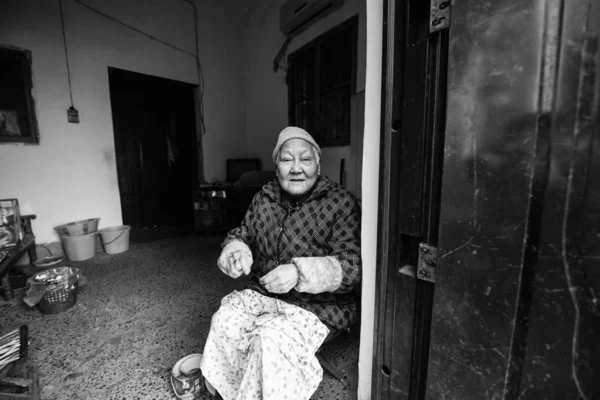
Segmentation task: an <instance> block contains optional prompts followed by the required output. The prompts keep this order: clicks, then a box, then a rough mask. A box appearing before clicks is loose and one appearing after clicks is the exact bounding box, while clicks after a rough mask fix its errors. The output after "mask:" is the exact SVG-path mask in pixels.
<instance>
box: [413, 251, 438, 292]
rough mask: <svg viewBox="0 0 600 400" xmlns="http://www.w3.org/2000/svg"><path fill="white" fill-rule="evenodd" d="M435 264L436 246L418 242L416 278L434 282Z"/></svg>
mask: <svg viewBox="0 0 600 400" xmlns="http://www.w3.org/2000/svg"><path fill="white" fill-rule="evenodd" d="M436 264H437V248H436V247H434V246H431V245H429V244H426V243H420V244H419V263H418V265H417V279H421V280H424V281H427V282H432V283H435V266H436Z"/></svg>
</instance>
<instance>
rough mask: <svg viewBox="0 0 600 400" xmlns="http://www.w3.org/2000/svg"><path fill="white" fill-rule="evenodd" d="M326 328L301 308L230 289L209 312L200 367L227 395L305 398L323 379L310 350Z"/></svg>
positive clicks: (239, 398)
mask: <svg viewBox="0 0 600 400" xmlns="http://www.w3.org/2000/svg"><path fill="white" fill-rule="evenodd" d="M328 332H329V330H328V329H327V327H325V325H323V324H322V323H321V322H320V321H319V320H318V318H317V317H316V316H315V315H314V314H312V313H310V312H308V311H306V310H303V309H301V308H298V307H295V306H292V305H289V304H286V303H283V302H280V301H279V300H275V299H272V298H269V297H265V296H262V295H260V294H257V293H256V292H252V291H243V292H241V293H237V292H234V293H232V294H231V295H229V296H227V297H226V298H224V299H223V301H222V303H221V307H220V308H219V310H218V311H217V312H216V313H215V315H214V316H213V318H212V323H211V328H210V332H209V335H208V339H207V342H206V345H205V348H204V356H203V359H202V365H201V367H202V373H203V374H204V376H205V378H206V379H207V380H208V381H209V382H210V384H212V386H214V387H215V388H216V390H217V391H218V392H219V394H221V396H223V398H224V399H226V400H233V399H236V400H245V399H256V398H261V399H276V400H284V399H290V400H292V399H293V400H299V399H308V398H310V396H311V395H312V393H313V392H314V391H315V390H316V388H317V387H318V385H319V382H320V381H321V379H322V373H323V371H322V369H321V367H320V365H319V363H318V361H317V360H316V357H315V355H314V354H315V352H316V350H317V349H318V347H319V346H320V345H321V343H322V341H323V340H324V338H325V337H326V336H327V334H328ZM282 377H285V379H282Z"/></svg>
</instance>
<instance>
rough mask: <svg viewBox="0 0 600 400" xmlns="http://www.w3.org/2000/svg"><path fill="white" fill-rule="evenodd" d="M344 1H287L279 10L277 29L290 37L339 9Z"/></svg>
mask: <svg viewBox="0 0 600 400" xmlns="http://www.w3.org/2000/svg"><path fill="white" fill-rule="evenodd" d="M343 4H344V0H288V1H287V2H286V3H285V4H284V5H283V6H282V7H281V9H280V10H279V28H280V29H281V31H282V32H283V33H284V34H285V35H286V36H290V35H293V34H296V33H298V32H300V31H302V30H303V29H304V28H306V27H308V26H309V25H310V24H312V23H313V22H314V21H316V20H317V19H319V18H322V17H324V16H325V15H327V14H329V13H330V12H331V11H333V10H335V9H338V8H340V7H341V6H342V5H343Z"/></svg>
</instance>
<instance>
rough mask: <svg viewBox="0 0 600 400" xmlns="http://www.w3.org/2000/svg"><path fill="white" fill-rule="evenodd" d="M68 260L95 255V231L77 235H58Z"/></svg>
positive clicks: (81, 259)
mask: <svg viewBox="0 0 600 400" xmlns="http://www.w3.org/2000/svg"><path fill="white" fill-rule="evenodd" d="M60 241H61V242H62V245H63V248H64V250H65V255H66V256H67V259H68V260H69V261H83V260H89V259H90V258H93V257H94V256H95V255H96V232H94V233H88V234H87V235H79V236H63V235H61V236H60Z"/></svg>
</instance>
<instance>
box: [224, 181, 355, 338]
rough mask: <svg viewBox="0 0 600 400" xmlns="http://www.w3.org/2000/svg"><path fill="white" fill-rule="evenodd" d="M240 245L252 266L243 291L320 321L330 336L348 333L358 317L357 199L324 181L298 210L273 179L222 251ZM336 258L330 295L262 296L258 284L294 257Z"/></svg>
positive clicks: (297, 205)
mask: <svg viewBox="0 0 600 400" xmlns="http://www.w3.org/2000/svg"><path fill="white" fill-rule="evenodd" d="M233 240H242V241H243V242H245V243H246V244H247V245H248V246H249V247H250V249H251V250H252V256H253V259H254V263H253V264H252V274H251V275H252V277H251V279H250V280H249V281H248V283H247V285H246V286H247V287H249V288H251V289H254V290H256V291H258V292H260V293H262V294H264V295H266V296H271V297H276V298H279V299H281V300H284V301H286V302H288V303H291V304H295V305H297V306H299V307H302V308H304V309H305V310H308V311H310V312H312V313H314V314H316V315H317V317H319V319H320V320H321V321H322V322H323V323H325V324H326V325H327V326H328V327H329V328H330V329H332V333H334V332H336V331H338V330H342V329H349V328H350V326H351V325H352V324H353V323H354V322H355V320H356V317H357V304H356V294H355V286H356V285H357V284H358V283H359V282H360V280H361V275H362V265H361V258H360V207H359V204H358V202H357V200H356V198H355V197H354V196H353V195H352V194H351V193H349V192H348V191H346V190H345V189H344V188H342V187H341V186H340V185H338V184H337V183H335V182H333V181H332V180H330V179H329V178H327V177H320V178H319V180H318V181H317V183H316V187H315V189H314V190H313V192H312V193H311V194H310V196H309V197H308V198H307V199H306V200H305V201H303V202H302V203H300V204H295V203H290V204H286V202H284V201H282V189H281V186H280V185H279V182H278V181H277V179H275V180H273V181H271V182H269V183H267V184H266V185H265V186H263V189H262V190H261V191H260V192H259V193H257V194H256V195H255V196H254V198H253V200H252V203H251V205H250V207H249V208H248V211H247V212H246V216H245V217H244V219H243V221H242V224H241V226H240V227H238V228H235V229H233V230H231V231H230V232H229V233H228V235H227V238H226V239H225V241H224V242H223V246H225V245H227V244H228V243H229V242H231V241H233ZM325 256H333V257H336V258H337V259H338V260H339V261H340V264H341V265H342V272H343V276H342V284H341V286H340V287H339V289H338V290H336V291H335V292H333V293H329V292H325V293H319V294H310V293H303V292H298V291H296V290H294V289H292V290H290V291H289V292H288V293H284V294H278V295H276V294H273V293H270V292H267V291H266V290H264V289H263V288H262V287H261V286H260V284H259V283H258V279H259V278H260V277H262V276H263V275H265V274H267V273H269V272H270V271H272V270H273V269H274V268H275V267H277V266H278V265H281V264H289V263H291V262H292V258H294V257H325Z"/></svg>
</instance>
